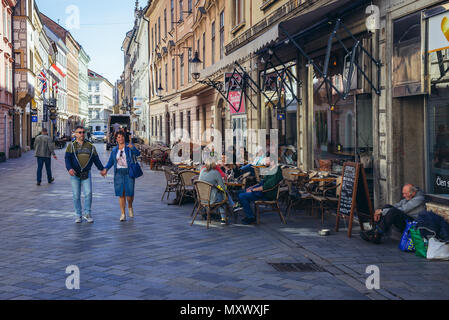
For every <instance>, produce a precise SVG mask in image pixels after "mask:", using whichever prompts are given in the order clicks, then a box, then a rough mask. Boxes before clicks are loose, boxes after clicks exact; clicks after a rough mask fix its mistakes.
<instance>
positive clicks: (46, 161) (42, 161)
mask: <svg viewBox="0 0 449 320" xmlns="http://www.w3.org/2000/svg"><path fill="white" fill-rule="evenodd" d="M44 164H45V171H47V179H48V182H50V181H51V179H52V178H53V176H52V175H51V158H45V157H37V182H39V183H40V182H41V181H42V169H43V168H44Z"/></svg>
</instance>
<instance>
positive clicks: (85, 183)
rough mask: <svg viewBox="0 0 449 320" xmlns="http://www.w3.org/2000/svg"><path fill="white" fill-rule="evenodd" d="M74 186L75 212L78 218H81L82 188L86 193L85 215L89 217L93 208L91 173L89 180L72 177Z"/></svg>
mask: <svg viewBox="0 0 449 320" xmlns="http://www.w3.org/2000/svg"><path fill="white" fill-rule="evenodd" d="M70 182H71V184H72V193H73V203H74V205H75V212H76V215H77V216H78V217H81V212H82V208H81V188H82V189H83V193H84V215H89V214H90V211H91V207H92V177H91V175H90V172H89V178H88V179H86V180H81V179H80V178H78V177H77V176H74V177H72V176H71V177H70Z"/></svg>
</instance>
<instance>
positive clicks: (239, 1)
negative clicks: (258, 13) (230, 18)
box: [234, 0, 244, 26]
mask: <svg viewBox="0 0 449 320" xmlns="http://www.w3.org/2000/svg"><path fill="white" fill-rule="evenodd" d="M243 2H244V1H243V0H234V26H238V25H239V24H241V23H242V22H243Z"/></svg>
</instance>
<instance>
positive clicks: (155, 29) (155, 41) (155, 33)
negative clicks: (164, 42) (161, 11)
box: [154, 23, 158, 47]
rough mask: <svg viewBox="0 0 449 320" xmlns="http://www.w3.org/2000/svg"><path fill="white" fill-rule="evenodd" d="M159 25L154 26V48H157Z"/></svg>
mask: <svg viewBox="0 0 449 320" xmlns="http://www.w3.org/2000/svg"><path fill="white" fill-rule="evenodd" d="M157 45H158V42H157V23H155V24H154V46H155V47H157Z"/></svg>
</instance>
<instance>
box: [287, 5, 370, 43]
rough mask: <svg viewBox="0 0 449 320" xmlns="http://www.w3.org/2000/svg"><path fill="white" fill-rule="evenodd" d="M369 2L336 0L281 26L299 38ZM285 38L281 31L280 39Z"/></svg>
mask: <svg viewBox="0 0 449 320" xmlns="http://www.w3.org/2000/svg"><path fill="white" fill-rule="evenodd" d="M368 2H369V1H368V0H356V1H354V0H336V1H334V2H332V3H330V4H328V5H326V6H323V7H318V8H316V9H313V10H312V11H309V12H307V13H305V14H302V15H300V16H297V17H294V18H291V19H289V20H286V21H283V22H281V23H280V24H279V26H280V27H281V28H283V29H284V30H286V31H287V32H288V33H289V34H290V35H292V36H293V38H297V37H300V36H303V35H305V34H307V33H309V32H311V31H314V30H316V29H317V28H322V27H324V26H326V25H327V23H328V22H330V21H333V20H335V19H337V18H342V17H343V16H344V15H346V14H348V13H349V12H351V11H353V10H354V9H356V8H359V7H360V6H361V5H363V4H366V3H368ZM285 38H286V35H285V34H283V33H282V32H280V33H279V40H280V41H283V40H285Z"/></svg>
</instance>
